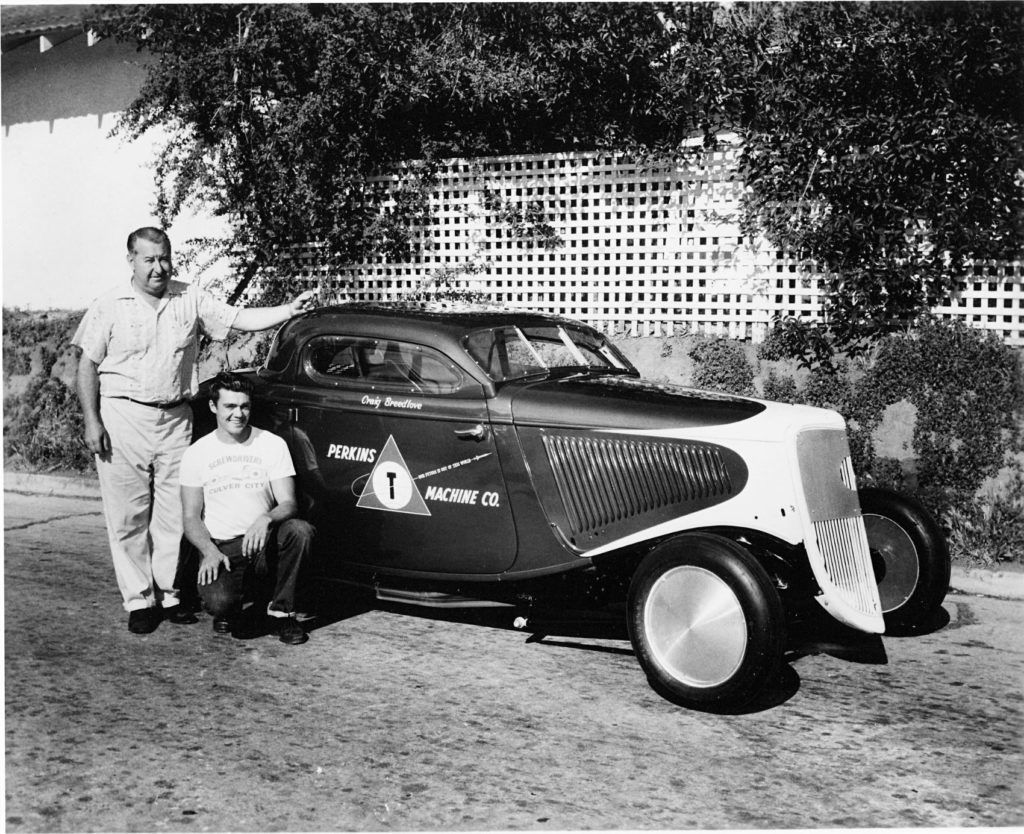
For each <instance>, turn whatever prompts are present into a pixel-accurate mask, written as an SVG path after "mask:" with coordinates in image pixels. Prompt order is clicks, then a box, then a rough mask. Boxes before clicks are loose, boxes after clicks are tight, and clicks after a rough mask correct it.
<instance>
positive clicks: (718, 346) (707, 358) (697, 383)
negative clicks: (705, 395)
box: [689, 339, 754, 396]
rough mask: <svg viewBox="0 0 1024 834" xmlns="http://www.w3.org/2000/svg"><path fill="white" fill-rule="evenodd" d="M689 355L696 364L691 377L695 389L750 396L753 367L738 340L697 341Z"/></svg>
mask: <svg viewBox="0 0 1024 834" xmlns="http://www.w3.org/2000/svg"><path fill="white" fill-rule="evenodd" d="M689 355H690V358H691V359H693V361H694V366H695V367H694V371H693V380H692V381H693V386H694V387H695V388H703V389H704V390H706V391H724V392H726V393H729V394H740V395H744V396H753V394H754V369H753V368H752V367H751V366H750V363H749V362H748V361H747V357H746V355H745V354H744V352H743V347H742V346H741V345H740V344H739V343H738V342H734V341H730V340H727V339H714V340H711V341H703V340H702V341H698V342H697V343H696V344H695V345H694V346H693V347H692V348H690V352H689Z"/></svg>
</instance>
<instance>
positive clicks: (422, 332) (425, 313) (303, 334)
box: [268, 302, 592, 379]
mask: <svg viewBox="0 0 1024 834" xmlns="http://www.w3.org/2000/svg"><path fill="white" fill-rule="evenodd" d="M554 324H566V325H573V326H576V327H585V328H587V329H590V330H592V328H590V327H589V326H588V325H586V324H583V323H582V322H579V321H576V320H574V319H570V318H563V317H561V316H554V315H551V314H549V313H534V312H523V311H514V310H501V309H497V308H494V307H485V306H469V305H459V306H458V307H454V308H452V307H443V306H440V305H438V304H437V303H436V302H432V303H421V302H392V303H386V304H381V303H364V302H350V303H347V304H337V305H333V306H328V307H319V308H317V309H316V310H311V311H310V312H308V313H303V314H302V315H300V316H296V317H295V318H293V319H291V320H289V321H288V322H287V323H286V324H285V325H284V326H283V327H282V328H281V330H280V331H279V332H278V335H277V338H276V339H275V342H274V345H273V346H272V348H271V356H269V357H268V366H269V367H272V368H274V369H275V370H282V369H283V368H284V365H282V364H281V362H282V361H287V359H286V358H285V357H292V358H294V356H295V355H297V352H298V349H299V348H300V347H301V346H302V345H303V344H304V343H305V342H306V341H307V340H308V339H310V338H312V337H313V336H319V335H329V334H332V333H333V334H338V335H346V336H372V337H375V338H381V339H389V338H390V339H396V340H407V341H411V342H416V343H419V344H423V345H432V346H434V347H437V348H439V349H441V350H442V351H444V352H447V353H449V354H452V353H453V352H454V353H460V352H462V349H461V341H462V338H463V337H464V336H466V335H467V334H469V333H472V332H474V331H477V330H483V329H488V328H494V327H504V326H510V325H517V326H519V327H530V326H544V325H546V326H551V325H554ZM480 375H481V377H482V378H484V379H486V375H484V374H483V372H482V371H481V372H480Z"/></svg>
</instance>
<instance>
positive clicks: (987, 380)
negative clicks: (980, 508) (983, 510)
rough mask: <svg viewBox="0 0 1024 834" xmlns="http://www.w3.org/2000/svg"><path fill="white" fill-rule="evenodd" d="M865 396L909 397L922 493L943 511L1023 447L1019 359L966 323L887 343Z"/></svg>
mask: <svg viewBox="0 0 1024 834" xmlns="http://www.w3.org/2000/svg"><path fill="white" fill-rule="evenodd" d="M861 390H862V391H863V392H864V394H865V398H870V399H872V400H873V401H874V402H875V403H876V404H888V403H890V402H897V401H898V400H900V399H903V398H906V399H908V400H910V401H911V402H912V403H913V404H914V405H915V406H916V407H917V409H918V415H917V423H916V425H915V428H914V441H913V443H914V451H915V453H916V455H917V457H918V478H919V482H920V484H921V492H922V496H923V497H924V498H925V499H926V500H928V501H929V502H930V503H931V504H932V506H935V507H937V508H939V509H940V510H945V508H947V507H949V506H951V505H953V504H956V503H963V502H964V501H967V500H969V499H970V498H971V497H972V496H973V495H974V493H975V492H976V491H977V490H978V487H979V486H980V485H981V483H982V481H983V480H984V479H985V478H987V477H990V476H992V475H994V474H995V473H996V472H997V470H998V469H999V467H1000V466H1002V465H1003V464H1004V462H1005V459H1006V456H1007V454H1008V453H1010V452H1012V451H1014V450H1015V449H1017V448H1019V443H1020V437H1019V421H1020V417H1021V412H1022V410H1024V378H1022V374H1021V368H1020V363H1019V360H1018V357H1017V355H1016V353H1015V352H1014V351H1013V350H1011V349H1010V348H1008V347H1006V346H1005V345H1003V344H1002V343H1001V342H1000V341H999V340H998V339H997V338H996V337H995V336H993V335H991V334H983V333H981V332H980V331H978V330H973V329H971V328H969V327H967V326H966V325H964V324H962V323H959V322H957V323H953V324H948V323H943V322H937V321H929V322H927V323H926V324H925V325H924V326H923V327H921V328H920V330H919V331H918V333H917V334H916V335H915V336H904V335H894V336H890V337H887V338H886V339H885V340H883V341H882V342H881V344H880V345H879V349H878V353H877V356H876V357H875V360H874V363H873V366H872V368H871V369H870V371H869V372H868V374H867V375H866V376H865V378H864V380H863V384H862V386H861ZM882 407H884V405H883V406H882Z"/></svg>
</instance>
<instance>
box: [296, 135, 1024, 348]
mask: <svg viewBox="0 0 1024 834" xmlns="http://www.w3.org/2000/svg"><path fill="white" fill-rule="evenodd" d="M735 153H736V152H735V150H731V149H730V150H725V151H719V152H715V153H712V154H709V155H707V156H706V157H705V158H703V159H702V160H701V161H700V162H699V163H697V164H693V165H687V166H662V167H658V168H645V167H642V166H641V165H638V164H637V163H636V162H634V161H631V160H629V159H628V158H625V157H623V156H621V155H615V154H602V153H581V154H557V155H537V156H507V157H488V158H482V159H475V160H452V161H450V162H449V163H448V164H446V165H445V166H444V167H443V168H442V170H441V173H440V180H439V183H438V186H437V189H436V190H435V192H434V193H433V195H432V200H431V202H432V209H433V220H432V222H431V225H430V226H429V228H426V229H422V230H420V232H421V234H422V236H423V240H424V244H425V245H424V248H423V250H422V253H421V255H419V256H418V257H416V258H414V259H413V260H412V261H411V262H409V263H400V264H396V263H387V262H385V261H384V259H383V258H378V259H374V260H371V261H367V262H365V263H360V264H352V265H350V266H348V267H345V268H343V269H341V270H339V271H337V272H336V273H335V274H333V275H330V276H327V275H326V274H325V273H324V270H323V269H322V268H321V267H319V266H318V263H317V260H316V251H315V249H310V250H308V251H306V252H304V253H302V254H301V255H300V256H299V258H298V261H297V263H296V267H297V269H298V270H299V271H300V272H302V273H303V274H307V275H309V276H311V277H316V276H319V277H321V278H329V279H330V281H329V283H330V285H331V286H333V287H334V288H335V297H336V298H337V299H338V300H366V301H393V300H400V299H403V298H406V297H408V296H409V295H411V294H414V293H421V292H422V291H423V289H424V287H425V286H427V285H429V283H430V282H431V280H432V279H435V278H437V277H438V276H440V275H447V276H451V275H453V274H454V275H456V276H458V277H457V281H456V283H457V285H458V286H459V287H461V288H464V289H468V290H475V291H478V292H481V293H483V294H484V295H486V296H487V297H488V298H490V299H491V300H492V301H494V302H496V303H498V304H500V305H502V306H503V307H506V308H509V309H530V310H541V311H544V312H551V313H557V314H559V315H566V316H571V317H573V318H577V319H582V320H583V321H586V322H588V323H590V324H592V325H595V326H597V327H599V328H601V329H603V330H605V331H608V332H617V331H625V332H629V333H631V334H634V335H671V334H673V333H680V332H701V333H706V334H716V335H723V336H730V337H734V338H749V339H752V340H754V341H760V340H761V339H762V338H763V337H764V334H765V333H766V332H767V328H768V326H769V324H770V322H771V321H772V319H773V317H775V316H780V315H781V316H798V317H801V318H805V319H808V320H815V319H817V318H819V317H820V314H821V291H820V283H821V279H820V276H818V275H815V274H813V273H812V272H810V271H809V270H808V269H807V268H806V267H804V266H803V265H801V264H800V263H798V262H797V261H795V260H793V259H791V258H788V257H787V256H786V254H785V253H783V252H779V251H776V250H774V249H772V248H770V247H768V246H767V244H764V243H763V242H754V243H753V244H752V243H751V242H750V241H744V240H743V238H742V236H741V234H740V229H739V228H738V226H737V218H738V210H739V198H740V194H741V190H742V183H741V182H739V180H738V178H737V177H736V175H735V166H734V159H735ZM388 179H389V178H382V181H384V182H387V181H388ZM392 179H393V178H392ZM485 189H486V191H489V192H490V194H491V195H495V194H496V195H498V196H499V197H500V198H501V199H502V200H503V201H504V202H505V203H506V204H507V205H512V206H518V207H520V208H524V207H526V206H529V205H534V206H535V207H537V208H539V209H540V210H541V211H542V212H543V213H544V215H545V216H546V218H547V221H548V222H549V223H550V224H551V225H552V226H553V227H554V229H555V231H556V232H557V234H558V235H559V237H560V238H561V240H562V241H563V245H562V246H560V247H559V248H557V249H554V250H551V251H547V250H545V249H543V248H541V247H539V246H537V245H536V241H535V240H533V239H530V238H529V237H524V236H522V228H521V227H517V226H516V225H515V224H513V223H512V222H509V221H508V220H504V219H502V218H501V216H500V214H499V213H496V212H494V211H490V210H488V209H487V208H485ZM978 269H980V270H981V272H980V273H979V274H978V275H974V276H969V278H968V279H967V280H966V281H964V282H963V284H962V289H961V292H960V293H959V294H958V296H957V297H956V298H954V299H952V300H950V302H949V304H948V305H946V306H943V307H941V308H938V310H937V312H938V313H939V314H940V315H943V316H946V317H954V316H955V317H960V318H965V319H966V320H967V321H968V322H970V323H971V324H973V325H975V326H980V327H985V328H988V329H991V330H995V331H996V332H998V333H1000V335H1002V337H1003V338H1004V339H1005V340H1006V341H1007V342H1008V343H1010V344H1024V294H1022V274H1021V266H1020V264H1018V263H1014V264H991V265H989V264H986V265H982V266H981V267H979V268H978ZM993 271H994V272H993ZM990 272H991V273H992V274H990Z"/></svg>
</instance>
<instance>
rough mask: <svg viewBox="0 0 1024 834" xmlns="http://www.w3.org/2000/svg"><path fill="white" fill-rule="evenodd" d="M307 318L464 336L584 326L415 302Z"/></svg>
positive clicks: (344, 307) (352, 306) (336, 308)
mask: <svg viewBox="0 0 1024 834" xmlns="http://www.w3.org/2000/svg"><path fill="white" fill-rule="evenodd" d="M305 317H306V318H316V319H321V320H324V319H335V320H337V321H339V322H341V321H345V322H350V321H352V320H353V319H364V320H367V321H369V320H374V321H376V322H377V323H378V324H379V323H381V320H382V319H384V320H391V321H392V322H394V323H398V322H402V323H403V324H408V325H414V326H415V325H416V324H426V325H429V326H430V328H431V329H432V330H437V329H438V328H443V329H446V330H447V329H450V330H452V331H458V332H460V333H468V332H470V331H473V330H479V329H481V328H488V327H502V326H507V325H524V324H525V325H535V324H547V325H550V324H555V323H558V324H574V325H580V324H581V322H578V321H576V320H574V319H570V318H565V317H562V316H555V315H551V314H550V313H536V312H524V311H516V310H503V309H501V308H498V307H492V306H486V305H459V306H445V305H444V304H443V303H441V302H414V301H396V302H391V303H379V302H378V303H370V302H351V303H348V304H336V305H333V306H330V307H320V308H319V309H317V310H314V311H312V312H310V313H307V314H306V316H305ZM584 326H586V325H584Z"/></svg>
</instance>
